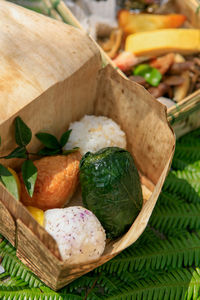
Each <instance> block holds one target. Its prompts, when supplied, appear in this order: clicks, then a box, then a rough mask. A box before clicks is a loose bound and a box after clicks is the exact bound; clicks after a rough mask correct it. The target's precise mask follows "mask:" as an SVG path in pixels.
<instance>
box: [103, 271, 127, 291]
mask: <svg viewBox="0 0 200 300" xmlns="http://www.w3.org/2000/svg"><path fill="white" fill-rule="evenodd" d="M97 284H99V285H100V286H101V287H103V288H104V291H105V292H106V293H111V292H113V291H117V290H118V288H119V287H120V286H122V281H121V280H120V279H119V278H118V277H116V276H110V274H109V275H108V274H106V273H105V272H102V273H101V275H100V277H99V279H98V280H97Z"/></svg>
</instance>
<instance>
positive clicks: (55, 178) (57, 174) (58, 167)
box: [19, 152, 81, 210]
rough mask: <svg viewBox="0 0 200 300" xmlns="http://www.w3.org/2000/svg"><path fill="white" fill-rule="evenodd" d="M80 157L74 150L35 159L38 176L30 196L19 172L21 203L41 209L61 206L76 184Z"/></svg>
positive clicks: (67, 199) (73, 190) (68, 197)
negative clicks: (65, 153) (65, 154)
mask: <svg viewBox="0 0 200 300" xmlns="http://www.w3.org/2000/svg"><path fill="white" fill-rule="evenodd" d="M80 159H81V155H80V153H79V152H74V153H71V154H69V155H67V156H64V155H58V156H47V157H43V158H41V159H39V160H35V161H34V164H35V166H36V167H37V169H38V176H37V180H36V183H35V189H34V193H33V197H32V198H31V197H30V196H29V195H28V193H27V191H26V188H25V185H24V183H23V179H22V174H21V173H20V174H19V178H20V181H21V201H22V202H23V204H24V205H26V206H34V207H38V208H40V209H43V210H46V209H50V208H59V207H63V206H64V205H65V204H66V202H68V201H69V199H70V198H71V196H72V195H73V193H74V192H75V189H76V187H77V185H78V174H79V161H80Z"/></svg>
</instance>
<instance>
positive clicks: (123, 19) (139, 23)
mask: <svg viewBox="0 0 200 300" xmlns="http://www.w3.org/2000/svg"><path fill="white" fill-rule="evenodd" d="M185 20H186V17H185V16H184V15H181V14H169V15H154V14H134V13H131V12H129V11H128V10H121V11H119V13H118V24H119V27H120V28H122V30H123V32H124V33H125V34H126V35H127V34H132V33H135V32H141V31H149V30H157V29H164V28H177V27H180V26H181V25H182V24H183V23H184V22H185Z"/></svg>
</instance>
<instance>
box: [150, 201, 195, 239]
mask: <svg viewBox="0 0 200 300" xmlns="http://www.w3.org/2000/svg"><path fill="white" fill-rule="evenodd" d="M150 225H151V226H152V227H154V228H156V229H157V230H159V231H160V232H163V233H164V234H166V235H167V234H168V232H170V230H172V229H173V230H176V228H177V229H188V230H199V229H200V204H195V205H194V204H188V203H185V204H182V205H179V206H178V205H169V206H168V207H167V206H165V207H164V206H163V207H162V206H156V207H155V209H154V211H153V214H152V216H151V218H150Z"/></svg>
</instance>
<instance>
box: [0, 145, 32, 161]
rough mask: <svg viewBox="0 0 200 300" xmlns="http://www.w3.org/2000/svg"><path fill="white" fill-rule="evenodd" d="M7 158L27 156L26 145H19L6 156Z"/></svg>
mask: <svg viewBox="0 0 200 300" xmlns="http://www.w3.org/2000/svg"><path fill="white" fill-rule="evenodd" d="M4 158H5V159H9V158H27V153H26V149H25V148H24V147H17V148H16V149H14V150H13V151H12V152H11V153H10V154H8V155H7V156H5V157H4Z"/></svg>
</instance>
